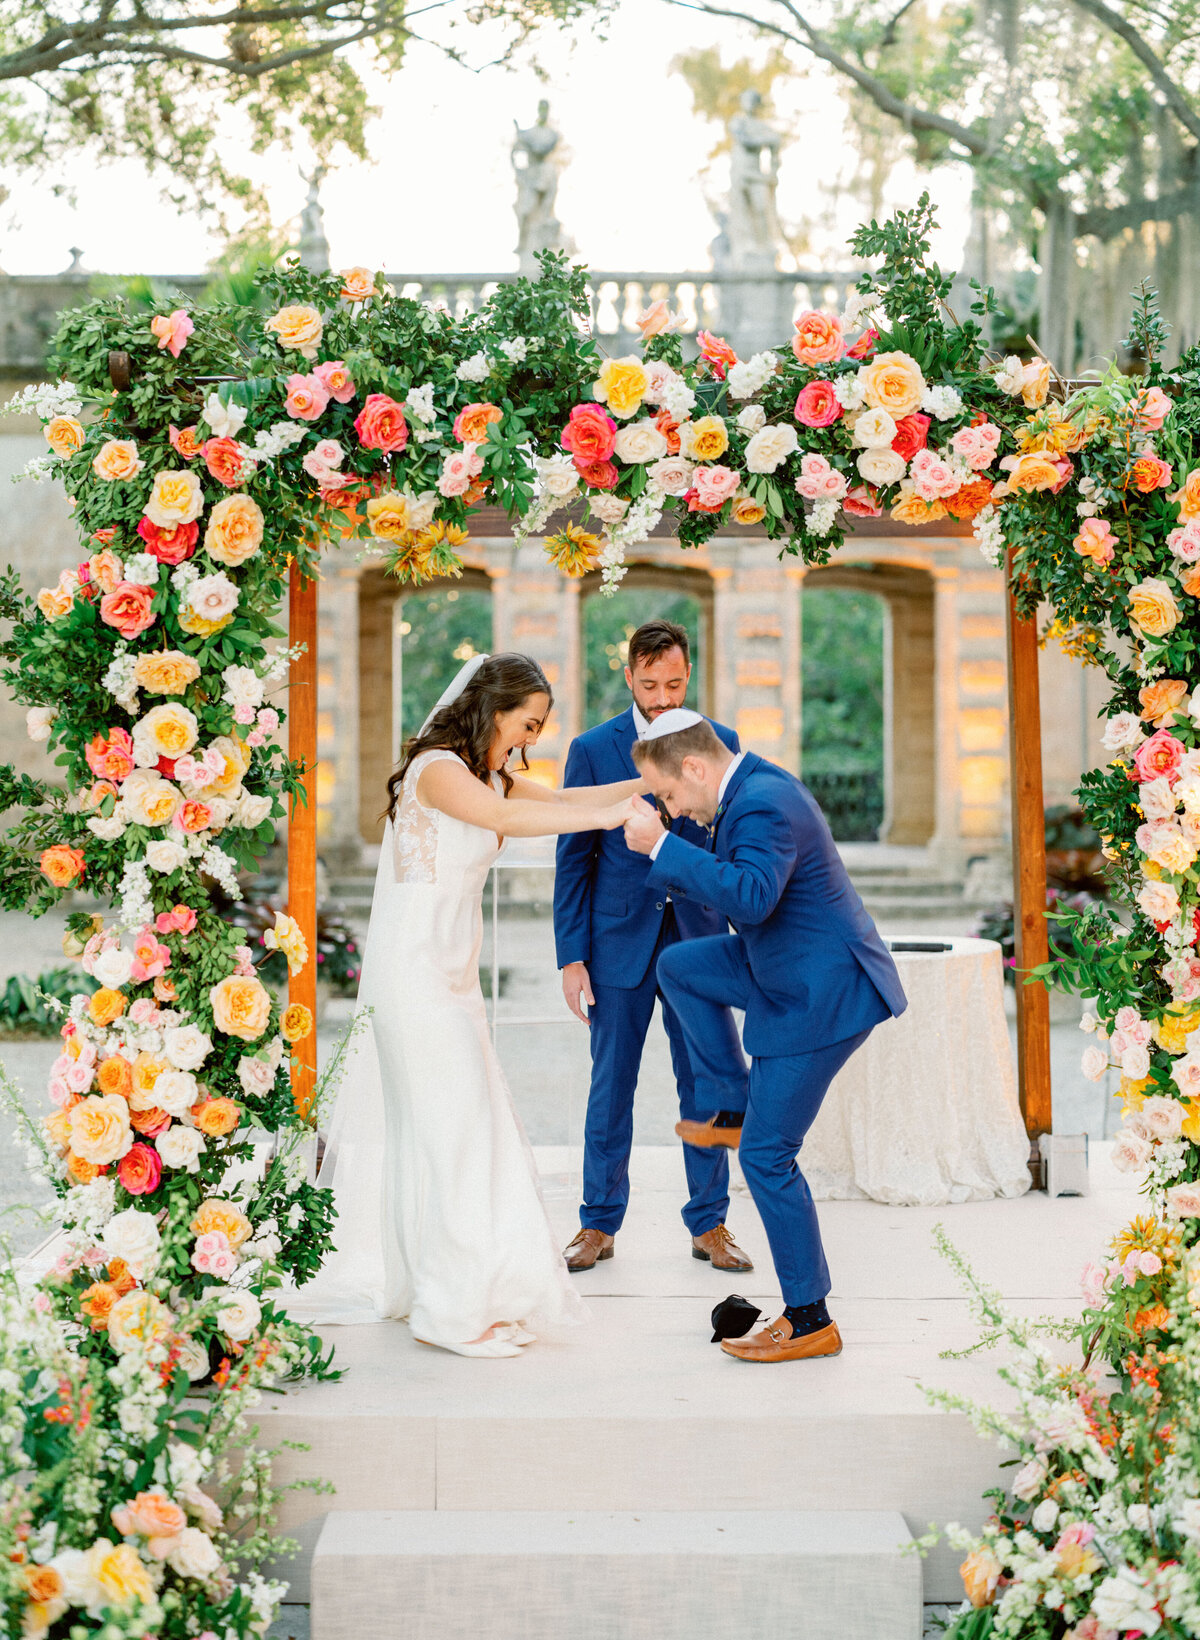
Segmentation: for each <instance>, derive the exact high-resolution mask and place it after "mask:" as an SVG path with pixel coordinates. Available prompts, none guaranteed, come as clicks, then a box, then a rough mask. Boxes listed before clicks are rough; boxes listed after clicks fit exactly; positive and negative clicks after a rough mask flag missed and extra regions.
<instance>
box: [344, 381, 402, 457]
mask: <svg viewBox="0 0 1200 1640" xmlns="http://www.w3.org/2000/svg"><path fill="white" fill-rule="evenodd" d="M354 431H355V432H356V433H357V434H358V442H359V443H360V444H361V445H362V447H363V449H364V450H381V451H382V452H383V453H384V455H392V454H394V453H398V452H399V451H401V450H403V449H404V447H405V445H406V444H407V443H408V423H407V421H405V419H404V409H403V407H402V406H401V405H399V404H397V403H396V401H395V399H392V398H389V397H388V395H387V394H386V393H368V394H367V398H366V402H365V403H364V405H363V407H362V409H361V410H360V411H359V412H358V415H357V416H355V418H354Z"/></svg>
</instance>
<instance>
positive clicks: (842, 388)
mask: <svg viewBox="0 0 1200 1640" xmlns="http://www.w3.org/2000/svg"><path fill="white" fill-rule="evenodd" d="M833 396H834V398H835V399H836V400H837V401H838V403H839V404H840V405H841V407H842V409H843V410H859V409H861V408H862V406H863V404H864V403H865V402H866V401H865V399H864V397H863V385H862V382H861V381H860V380H859V378H858V376H857V375H853V376H835V377H834V378H833Z"/></svg>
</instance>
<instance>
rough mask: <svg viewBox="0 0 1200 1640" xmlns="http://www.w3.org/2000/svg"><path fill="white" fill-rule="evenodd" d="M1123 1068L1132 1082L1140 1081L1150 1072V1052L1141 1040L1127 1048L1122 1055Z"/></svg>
mask: <svg viewBox="0 0 1200 1640" xmlns="http://www.w3.org/2000/svg"><path fill="white" fill-rule="evenodd" d="M1121 1070H1122V1072H1123V1073H1124V1074H1125V1075H1126V1076H1127V1077H1128V1078H1129V1080H1130V1081H1131V1082H1140V1081H1141V1080H1142V1078H1143V1077H1144V1076H1149V1074H1150V1054H1149V1051H1148V1050H1147V1049H1146V1048H1144V1047H1143V1046H1142V1045H1141V1043H1140V1042H1135V1043H1133V1044H1132V1046H1130V1047H1128V1048H1126V1050H1125V1052H1124V1053H1123V1054H1122V1055H1121Z"/></svg>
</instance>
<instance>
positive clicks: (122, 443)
mask: <svg viewBox="0 0 1200 1640" xmlns="http://www.w3.org/2000/svg"><path fill="white" fill-rule="evenodd" d="M143 465H144V463H143V461H142V459H141V457H140V456H139V455H138V452H137V445H136V444H135V443H134V442H133V440H132V439H131V438H110V439H106V440H105V441H104V443H103V444H102V445H101V446H100V448H99V449H98V450H97V451H96V454H95V455H94V456H93V458H92V471H93V472H94V473H95V475H96V477H97V478H103V479H106V480H108V482H109V483H113V482H115V481H117V480H121V479H126V478H134V477H136V476H137V474H138V473H140V472H141V470H142V467H143Z"/></svg>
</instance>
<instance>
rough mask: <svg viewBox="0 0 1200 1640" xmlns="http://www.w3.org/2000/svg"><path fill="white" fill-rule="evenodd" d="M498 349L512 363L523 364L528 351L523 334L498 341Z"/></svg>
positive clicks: (527, 344)
mask: <svg viewBox="0 0 1200 1640" xmlns="http://www.w3.org/2000/svg"><path fill="white" fill-rule="evenodd" d="M500 351H501V353H503V355H504V357H505V358H506V359H509V360H511V361H512V363H513V364H524V362H525V359H526V356H527V355H528V353H529V343H528V342H527V341H526V340H525V338H524V336H514V337H512V339H511V340H510V341H507V342H501V343H500Z"/></svg>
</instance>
